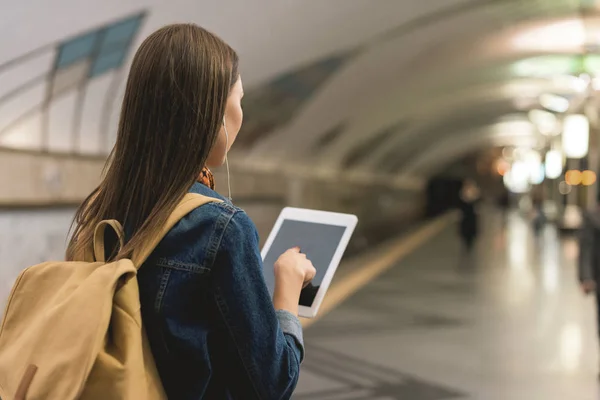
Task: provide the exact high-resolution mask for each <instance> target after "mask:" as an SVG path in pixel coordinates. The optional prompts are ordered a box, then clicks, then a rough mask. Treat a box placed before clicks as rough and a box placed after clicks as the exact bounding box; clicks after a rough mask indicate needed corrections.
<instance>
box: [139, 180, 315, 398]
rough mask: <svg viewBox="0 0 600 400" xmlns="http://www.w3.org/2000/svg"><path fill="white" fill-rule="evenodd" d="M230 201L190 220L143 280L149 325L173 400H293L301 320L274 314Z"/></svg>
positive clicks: (245, 226) (246, 222) (203, 190)
mask: <svg viewBox="0 0 600 400" xmlns="http://www.w3.org/2000/svg"><path fill="white" fill-rule="evenodd" d="M190 191H191V192H195V193H200V194H203V195H205V196H210V197H215V198H219V199H222V200H224V202H223V203H210V204H206V205H204V206H202V207H200V208H198V209H196V210H194V211H192V212H191V213H190V214H188V215H187V216H186V217H184V218H183V219H182V220H181V221H180V222H179V223H178V224H177V225H176V226H175V227H174V228H173V229H172V230H171V231H170V232H169V233H168V234H167V236H166V237H165V238H164V239H163V240H162V241H161V243H160V244H159V245H158V247H157V248H156V250H155V251H154V252H153V254H152V255H151V256H150V258H149V259H148V260H147V261H146V263H144V265H143V266H142V268H141V269H140V271H139V273H138V281H139V287H140V300H141V304H142V318H143V321H144V325H145V328H146V331H147V334H148V339H149V341H150V345H151V347H152V353H153V354H154V357H155V360H156V364H157V367H158V371H159V373H160V376H161V379H162V381H163V385H164V387H165V391H166V393H167V395H168V397H169V398H170V399H177V400H188V399H189V400H192V399H194V400H197V399H209V400H213V399H215V400H219V399H244V400H249V399H261V400H276V399H289V398H290V397H291V395H292V392H293V390H294V388H295V386H296V383H297V381H298V375H299V372H300V362H301V361H302V359H303V356H304V347H303V338H302V328H301V325H300V322H299V320H298V319H297V318H296V317H295V316H294V315H292V314H290V313H288V312H286V311H281V310H279V311H276V310H275V309H274V307H273V303H272V300H271V298H270V295H269V292H268V289H267V286H266V283H265V280H264V276H263V266H262V259H261V256H260V252H259V241H258V234H257V231H256V228H255V226H254V224H253V223H252V221H251V220H250V218H249V217H248V216H247V215H246V213H244V212H243V211H242V210H240V209H239V208H236V207H234V206H233V205H232V204H231V203H230V202H228V201H227V200H225V199H224V198H223V197H222V196H220V195H218V194H217V193H216V192H214V191H212V190H210V189H209V188H208V187H206V186H204V185H201V184H199V183H198V184H194V186H193V187H192V188H191V190H190Z"/></svg>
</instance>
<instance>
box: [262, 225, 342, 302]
mask: <svg viewBox="0 0 600 400" xmlns="http://www.w3.org/2000/svg"><path fill="white" fill-rule="evenodd" d="M345 231H346V227H345V226H338V225H325V224H317V223H312V222H304V221H294V220H289V219H286V220H284V221H283V222H282V224H281V227H280V229H279V231H278V232H277V236H276V237H275V239H274V240H273V243H272V245H271V247H270V249H269V252H268V253H267V254H266V255H265V259H264V267H265V271H264V275H265V280H266V281H267V287H268V288H269V292H270V293H271V296H272V295H273V290H274V287H275V276H274V274H273V266H274V264H275V262H276V261H277V259H278V258H279V256H281V255H282V254H283V253H285V252H286V251H287V250H289V249H291V248H292V247H295V246H298V247H300V251H301V252H302V253H304V254H306V256H307V257H308V259H309V260H311V261H312V263H313V265H314V266H315V269H316V270H317V274H316V275H315V278H314V279H313V281H312V283H311V285H309V286H307V287H306V288H305V289H303V290H302V294H301V295H300V305H302V306H306V307H310V306H312V303H313V300H314V299H315V296H316V294H317V291H318V289H319V287H320V285H321V282H322V281H323V277H324V276H325V273H326V272H327V267H329V264H330V263H331V260H332V259H333V256H334V254H335V251H336V250H337V248H338V245H339V244H340V241H341V240H342V237H343V236H344V232H345Z"/></svg>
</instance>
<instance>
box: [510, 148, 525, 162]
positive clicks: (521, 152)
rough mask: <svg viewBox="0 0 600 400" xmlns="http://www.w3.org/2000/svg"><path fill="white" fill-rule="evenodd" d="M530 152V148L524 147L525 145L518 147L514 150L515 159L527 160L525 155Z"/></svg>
mask: <svg viewBox="0 0 600 400" xmlns="http://www.w3.org/2000/svg"><path fill="white" fill-rule="evenodd" d="M528 152H529V149H524V148H523V147H517V148H516V149H515V151H514V152H513V159H514V160H517V161H523V160H525V157H527V153H528Z"/></svg>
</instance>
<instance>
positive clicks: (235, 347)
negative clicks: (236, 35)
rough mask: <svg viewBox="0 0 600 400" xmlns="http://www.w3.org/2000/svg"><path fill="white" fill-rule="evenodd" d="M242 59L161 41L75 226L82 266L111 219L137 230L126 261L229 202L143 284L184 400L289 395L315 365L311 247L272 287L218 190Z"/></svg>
mask: <svg viewBox="0 0 600 400" xmlns="http://www.w3.org/2000/svg"><path fill="white" fill-rule="evenodd" d="M237 67H238V57H237V55H236V53H235V52H234V51H233V50H232V49H231V48H230V47H229V46H228V45H227V44H225V43H224V42H223V41H222V40H221V39H219V38H218V37H216V36H215V35H213V34H211V33H209V32H207V31H206V30H204V29H202V28H200V27H198V26H195V25H172V26H167V27H164V28H162V29H160V30H158V31H157V32H155V33H153V34H152V35H150V36H149V37H148V38H147V39H146V40H145V41H144V42H143V43H142V45H141V46H140V48H139V49H138V51H137V53H136V55H135V57H134V59H133V63H132V66H131V71H130V73H129V78H128V81H127V87H126V91H125V97H124V99H123V106H122V110H121V118H120V122H119V128H118V136H117V142H116V145H115V147H114V149H113V151H112V154H111V157H110V158H109V163H108V164H107V168H106V171H105V174H104V175H105V177H104V178H103V180H102V182H101V184H100V186H99V187H98V188H97V189H96V190H95V191H94V192H93V193H92V194H91V195H90V196H89V197H88V198H87V199H86V200H85V202H84V203H83V204H82V206H81V208H80V209H79V211H78V212H77V215H76V218H75V222H76V224H75V230H74V234H73V239H72V240H71V242H70V243H69V247H68V251H67V256H68V258H69V259H72V258H74V257H75V256H74V255H75V254H79V252H80V251H81V249H83V248H85V247H86V246H88V245H89V243H90V241H91V240H92V234H93V229H94V227H95V226H96V224H97V223H98V222H99V221H101V220H104V219H111V218H112V219H117V220H119V221H121V222H122V223H123V225H124V226H125V230H126V238H127V242H126V243H125V246H124V247H123V248H122V249H121V250H120V252H119V253H118V254H117V255H116V257H118V258H124V257H130V256H131V254H132V250H133V249H135V248H136V247H138V246H140V245H141V244H142V243H145V242H146V241H147V240H148V239H149V238H151V237H152V236H153V235H155V234H156V232H157V231H158V230H159V229H160V227H161V226H162V225H163V224H164V223H165V221H166V219H167V218H168V216H169V214H170V213H171V212H172V211H173V210H174V208H175V206H176V205H177V203H178V202H179V201H180V199H181V198H182V197H183V196H184V195H185V194H186V193H187V192H194V193H199V194H202V195H206V196H210V197H215V198H219V199H221V200H223V203H211V204H207V205H205V206H202V207H200V208H198V209H196V210H195V211H193V212H191V213H190V214H189V215H187V216H186V217H184V219H182V220H181V221H180V222H179V223H178V224H177V225H176V226H175V227H174V228H173V229H172V230H171V231H170V232H169V233H168V234H167V236H166V237H165V238H164V239H163V241H162V242H161V243H160V244H159V246H158V247H157V248H156V250H155V251H154V253H153V254H152V256H151V257H150V258H149V259H148V261H147V262H146V263H145V264H144V265H143V266H142V268H141V269H140V271H139V274H138V280H139V286H140V300H141V304H142V317H143V321H144V325H145V328H146V331H147V334H148V338H149V341H150V345H151V348H152V352H153V355H154V357H155V361H156V364H157V367H158V370H159V373H160V376H161V379H162V381H163V385H164V387H165V391H166V393H167V395H168V397H169V398H171V399H269V400H271V399H283V398H285V399H287V398H290V397H291V394H292V392H293V390H294V388H295V385H296V382H297V379H298V373H299V365H300V362H301V361H302V358H303V355H304V348H303V341H302V340H303V339H302V328H301V325H300V322H299V321H298V318H297V314H298V300H299V297H300V291H301V289H302V287H303V286H304V285H305V284H307V283H308V282H310V280H311V279H312V278H313V277H314V275H315V269H314V267H313V265H312V264H311V262H310V261H308V260H307V259H306V257H305V256H304V255H302V254H300V252H299V250H298V249H291V250H289V251H287V252H286V253H285V254H283V255H282V256H281V258H280V259H279V260H278V261H277V263H276V264H275V276H276V284H275V294H274V296H273V299H271V298H270V297H269V294H268V289H267V287H266V283H265V281H264V278H263V272H262V261H261V257H260V252H259V247H258V235H257V233H256V228H255V226H254V224H253V223H252V221H251V220H250V219H249V218H248V216H247V215H246V214H245V213H244V212H243V211H241V210H240V209H238V208H236V207H234V206H233V205H232V204H231V203H230V201H228V200H227V199H225V198H223V197H221V196H219V195H218V194H217V193H216V192H215V191H214V190H213V187H212V186H213V183H212V182H213V180H212V175H211V173H210V170H209V169H208V167H216V166H220V165H222V164H223V162H224V161H225V160H226V156H227V152H228V151H229V147H230V145H231V144H232V143H233V142H234V141H235V138H236V136H237V134H238V132H239V130H240V127H241V124H242V109H241V99H242V96H243V88H242V81H241V78H240V76H239V74H238V69H237Z"/></svg>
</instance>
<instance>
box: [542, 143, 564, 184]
mask: <svg viewBox="0 0 600 400" xmlns="http://www.w3.org/2000/svg"><path fill="white" fill-rule="evenodd" d="M544 164H545V167H546V176H547V177H548V178H549V179H556V178H558V177H559V176H561V175H562V171H563V157H562V154H561V152H560V151H558V150H550V151H548V152H547V153H546V162H545V163H544Z"/></svg>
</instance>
